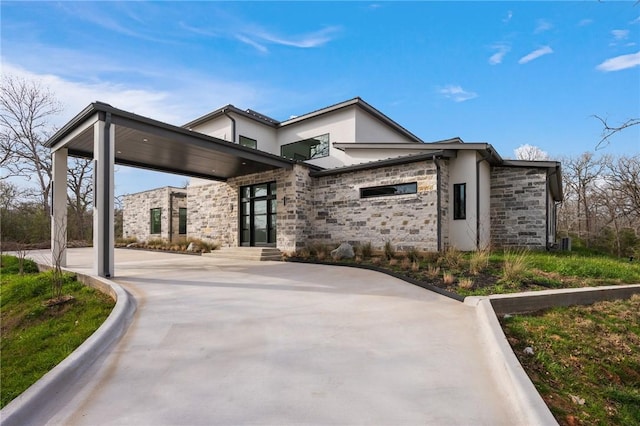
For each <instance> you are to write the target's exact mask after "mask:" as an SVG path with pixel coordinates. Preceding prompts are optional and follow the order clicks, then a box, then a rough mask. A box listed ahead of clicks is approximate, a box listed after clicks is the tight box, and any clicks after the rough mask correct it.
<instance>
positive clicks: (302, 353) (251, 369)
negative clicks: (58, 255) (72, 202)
mask: <svg viewBox="0 0 640 426" xmlns="http://www.w3.org/2000/svg"><path fill="white" fill-rule="evenodd" d="M90 265H91V250H90V249H72V250H70V251H69V268H71V269H75V270H78V271H80V272H82V271H84V272H88V271H89V268H90ZM114 280H115V281H117V282H118V283H119V284H120V285H122V286H123V287H124V288H125V289H127V291H129V292H130V293H131V294H132V295H133V296H134V297H135V299H136V301H137V305H138V309H137V312H136V314H135V317H134V319H133V322H132V324H131V325H130V327H129V329H128V331H127V332H126V333H125V335H124V337H123V338H122V340H120V341H119V342H118V343H117V344H116V345H115V346H114V347H113V348H112V349H111V350H109V351H108V353H106V354H105V355H104V356H102V357H101V358H100V359H99V360H98V361H97V362H96V363H95V365H94V366H93V367H92V368H91V369H90V370H89V372H88V373H86V374H84V375H83V377H81V378H79V379H78V382H77V385H76V386H75V388H74V390H73V394H70V395H60V396H59V397H58V400H59V403H58V404H57V406H56V407H55V409H54V410H53V411H52V414H53V415H52V417H51V419H50V421H49V423H51V424H65V425H106V424H112V425H161V424H171V425H174V424H175V425H178V424H185V425H186V424H188V425H196V424H203V425H204V424H207V425H210V424H221V425H241V424H252V425H254V424H260V425H287V424H316V425H418V424H423V425H424V424H429V425H444V424H458V425H479V424H487V425H498V424H505V425H506V424H513V423H514V421H515V419H516V417H515V413H514V411H513V409H512V407H510V406H508V404H506V403H505V402H506V401H507V400H508V395H507V393H508V392H509V389H508V387H506V388H505V387H504V386H503V385H502V384H501V383H499V382H498V380H497V379H496V378H494V377H493V376H492V374H491V370H490V360H488V359H487V357H486V355H485V354H486V353H487V352H486V351H485V350H484V349H483V345H482V343H481V341H480V339H479V337H478V329H477V325H476V315H475V312H474V309H473V308H472V307H469V306H466V305H464V304H462V303H460V302H456V301H454V300H451V299H447V298H445V297H443V296H440V295H437V294H435V293H432V292H429V291H426V290H423V289H421V288H418V287H415V286H413V285H410V284H407V283H405V282H403V281H400V280H397V279H394V278H391V277H388V276H386V275H383V274H379V273H376V272H371V271H366V270H359V269H353V268H344V267H331V266H319V265H306V264H294V263H282V262H247V261H243V262H238V261H235V262H233V261H228V260H222V259H214V258H209V257H199V256H188V255H173V254H164V253H150V252H143V251H131V250H116V278H115V279H114Z"/></svg>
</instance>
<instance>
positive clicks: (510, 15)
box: [502, 11, 513, 24]
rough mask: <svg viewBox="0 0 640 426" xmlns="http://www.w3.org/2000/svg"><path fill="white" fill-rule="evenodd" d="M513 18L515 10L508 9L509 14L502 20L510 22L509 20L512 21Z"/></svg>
mask: <svg viewBox="0 0 640 426" xmlns="http://www.w3.org/2000/svg"><path fill="white" fill-rule="evenodd" d="M511 18H513V12H512V11H508V12H507V16H505V17H504V18H503V19H502V22H504V23H505V24H506V23H508V22H509V21H511Z"/></svg>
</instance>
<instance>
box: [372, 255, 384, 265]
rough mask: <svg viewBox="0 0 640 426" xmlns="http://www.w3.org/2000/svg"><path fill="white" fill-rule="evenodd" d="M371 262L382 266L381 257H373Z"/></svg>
mask: <svg viewBox="0 0 640 426" xmlns="http://www.w3.org/2000/svg"><path fill="white" fill-rule="evenodd" d="M371 264H372V265H375V266H380V265H382V259H381V258H379V257H372V258H371Z"/></svg>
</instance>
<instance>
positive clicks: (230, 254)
mask: <svg viewBox="0 0 640 426" xmlns="http://www.w3.org/2000/svg"><path fill="white" fill-rule="evenodd" d="M202 255H203V256H208V257H219V258H225V259H233V260H282V252H281V251H280V250H278V249H277V248H275V247H222V248H220V249H218V250H214V251H212V252H211V253H203V254H202Z"/></svg>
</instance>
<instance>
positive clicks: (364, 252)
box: [358, 242, 373, 259]
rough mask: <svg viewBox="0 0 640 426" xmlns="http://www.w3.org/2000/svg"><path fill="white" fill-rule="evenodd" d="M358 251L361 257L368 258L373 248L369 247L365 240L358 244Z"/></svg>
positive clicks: (369, 244)
mask: <svg viewBox="0 0 640 426" xmlns="http://www.w3.org/2000/svg"><path fill="white" fill-rule="evenodd" d="M358 251H359V252H360V256H362V258H363V259H369V258H370V257H371V255H372V254H373V248H372V247H371V243H370V242H366V243H364V244H362V245H361V246H359V247H358Z"/></svg>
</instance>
